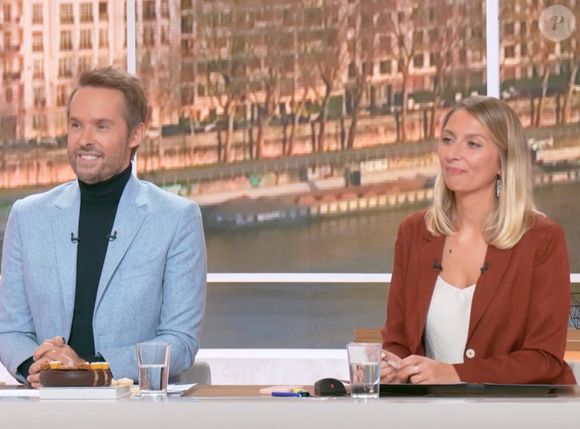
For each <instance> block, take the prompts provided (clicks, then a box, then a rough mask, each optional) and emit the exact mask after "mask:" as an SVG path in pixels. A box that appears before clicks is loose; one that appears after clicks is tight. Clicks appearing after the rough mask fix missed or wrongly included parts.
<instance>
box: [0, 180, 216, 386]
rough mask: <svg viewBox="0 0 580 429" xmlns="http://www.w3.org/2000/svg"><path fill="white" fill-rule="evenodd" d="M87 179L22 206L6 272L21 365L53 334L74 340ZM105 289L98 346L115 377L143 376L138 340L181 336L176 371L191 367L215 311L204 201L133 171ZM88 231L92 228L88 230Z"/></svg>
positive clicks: (10, 356) (6, 303) (6, 358)
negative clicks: (209, 290) (209, 311)
mask: <svg viewBox="0 0 580 429" xmlns="http://www.w3.org/2000/svg"><path fill="white" fill-rule="evenodd" d="M79 211H80V190H79V186H78V182H76V181H74V182H69V183H65V184H63V185H60V186H58V187H56V188H54V189H52V190H50V191H48V192H45V193H42V194H38V195H32V196H29V197H26V198H24V199H22V200H19V201H17V202H16V203H15V204H14V206H13V207H12V211H11V212H10V216H9V219H8V224H7V227H6V233H5V237H4V248H3V257H2V276H1V279H0V361H2V363H3V364H4V365H5V366H6V368H7V369H8V371H9V372H10V373H11V374H12V375H14V376H15V377H17V378H18V379H20V380H21V381H22V380H23V377H22V376H21V375H20V374H17V373H16V371H17V368H18V365H20V364H21V363H22V362H23V361H25V360H26V359H28V358H29V357H30V356H32V353H33V352H34V350H35V349H36V347H38V345H39V344H40V343H42V341H43V340H45V339H47V338H52V337H54V336H62V337H64V338H65V339H68V337H69V335H70V331H71V325H72V319H73V307H74V301H75V287H76V261H77V245H76V244H75V243H73V242H72V240H71V233H74V235H75V236H76V235H77V231H78V224H79ZM114 231H116V232H117V238H116V239H115V240H114V241H110V242H109V247H108V249H107V254H106V258H105V262H104V265H103V270H102V273H101V278H100V282H99V286H98V290H97V297H96V303H95V311H94V315H93V331H94V340H95V351H96V352H98V353H101V354H102V355H103V357H104V358H105V359H106V360H107V361H108V362H109V364H110V366H111V371H112V372H113V376H114V377H115V378H119V377H130V378H132V379H134V380H137V379H138V372H137V364H136V354H135V344H136V343H138V342H143V341H159V342H167V343H169V344H171V361H170V367H169V374H170V376H176V375H178V374H180V373H181V372H183V371H185V370H186V369H188V368H189V367H190V366H191V365H192V364H193V361H194V358H195V354H196V353H197V350H198V347H199V335H200V330H201V323H202V319H203V316H204V311H205V294H206V253H205V241H204V235H203V228H202V221H201V213H200V210H199V207H198V206H197V205H196V204H195V203H193V202H192V201H189V200H187V199H185V198H182V197H178V196H175V195H173V194H171V193H169V192H166V191H163V190H161V189H159V188H158V187H156V186H154V185H152V184H150V183H147V182H142V181H139V180H138V179H137V178H135V177H134V176H131V178H130V179H129V181H128V182H127V185H126V186H125V189H124V191H123V195H122V196H121V200H120V202H119V206H118V209H117V215H116V217H115V222H114V225H113V229H112V232H114ZM80 239H81V240H82V237H80Z"/></svg>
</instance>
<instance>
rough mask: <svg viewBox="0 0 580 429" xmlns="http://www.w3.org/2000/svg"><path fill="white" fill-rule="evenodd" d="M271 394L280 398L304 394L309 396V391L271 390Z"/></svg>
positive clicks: (298, 396)
mask: <svg viewBox="0 0 580 429" xmlns="http://www.w3.org/2000/svg"><path fill="white" fill-rule="evenodd" d="M272 396H277V397H280V398H303V397H306V396H310V393H308V392H306V391H300V392H272Z"/></svg>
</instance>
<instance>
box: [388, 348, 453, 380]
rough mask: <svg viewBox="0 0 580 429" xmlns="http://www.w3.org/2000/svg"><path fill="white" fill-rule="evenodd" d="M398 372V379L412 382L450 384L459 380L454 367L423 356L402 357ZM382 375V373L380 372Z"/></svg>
mask: <svg viewBox="0 0 580 429" xmlns="http://www.w3.org/2000/svg"><path fill="white" fill-rule="evenodd" d="M400 365H401V367H400V369H399V370H398V371H397V372H398V378H399V379H406V380H409V382H410V383H413V384H450V383H459V382H461V380H460V378H459V375H458V374H457V371H455V367H454V366H453V365H451V364H448V363H442V362H438V361H436V360H433V359H429V358H427V357H425V356H418V355H411V356H408V357H406V358H405V359H402V360H401V362H400ZM381 375H382V374H381Z"/></svg>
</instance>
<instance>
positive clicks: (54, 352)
mask: <svg viewBox="0 0 580 429" xmlns="http://www.w3.org/2000/svg"><path fill="white" fill-rule="evenodd" d="M32 359H33V360H34V363H33V364H32V365H30V368H29V370H28V374H29V375H28V377H27V381H28V382H29V383H30V385H31V386H32V387H34V388H38V387H40V370H41V368H42V365H43V364H44V363H47V362H51V361H56V360H57V361H59V362H61V364H62V366H64V367H71V368H72V367H75V366H77V365H78V364H79V363H81V362H84V361H83V359H81V358H80V357H79V356H78V355H77V354H76V352H75V351H74V350H73V349H72V348H71V347H70V346H68V345H67V344H66V343H65V342H64V339H63V338H62V337H54V338H52V339H49V340H45V341H44V342H43V343H42V344H41V345H40V346H38V347H37V348H36V350H35V351H34V353H33V355H32Z"/></svg>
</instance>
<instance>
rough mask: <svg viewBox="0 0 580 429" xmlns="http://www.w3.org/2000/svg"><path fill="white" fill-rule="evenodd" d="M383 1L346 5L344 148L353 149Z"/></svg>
mask: <svg viewBox="0 0 580 429" xmlns="http://www.w3.org/2000/svg"><path fill="white" fill-rule="evenodd" d="M387 7H388V5H386V4H385V2H384V1H383V0H365V1H362V0H358V1H356V2H352V3H351V5H350V10H349V11H348V14H349V23H348V28H347V41H346V44H347V50H348V53H349V57H350V64H349V65H348V77H349V79H348V82H347V84H346V92H347V100H348V101H347V104H348V106H349V108H350V126H349V129H348V136H347V143H346V146H347V148H349V149H351V148H353V147H354V143H355V137H356V131H357V125H358V119H359V115H360V112H361V108H362V103H363V96H364V95H365V93H366V92H367V90H368V87H369V84H370V81H371V79H372V75H373V70H374V62H373V61H374V57H375V44H376V37H375V35H376V33H375V30H376V26H377V22H378V17H379V13H380V11H381V10H383V8H387Z"/></svg>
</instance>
